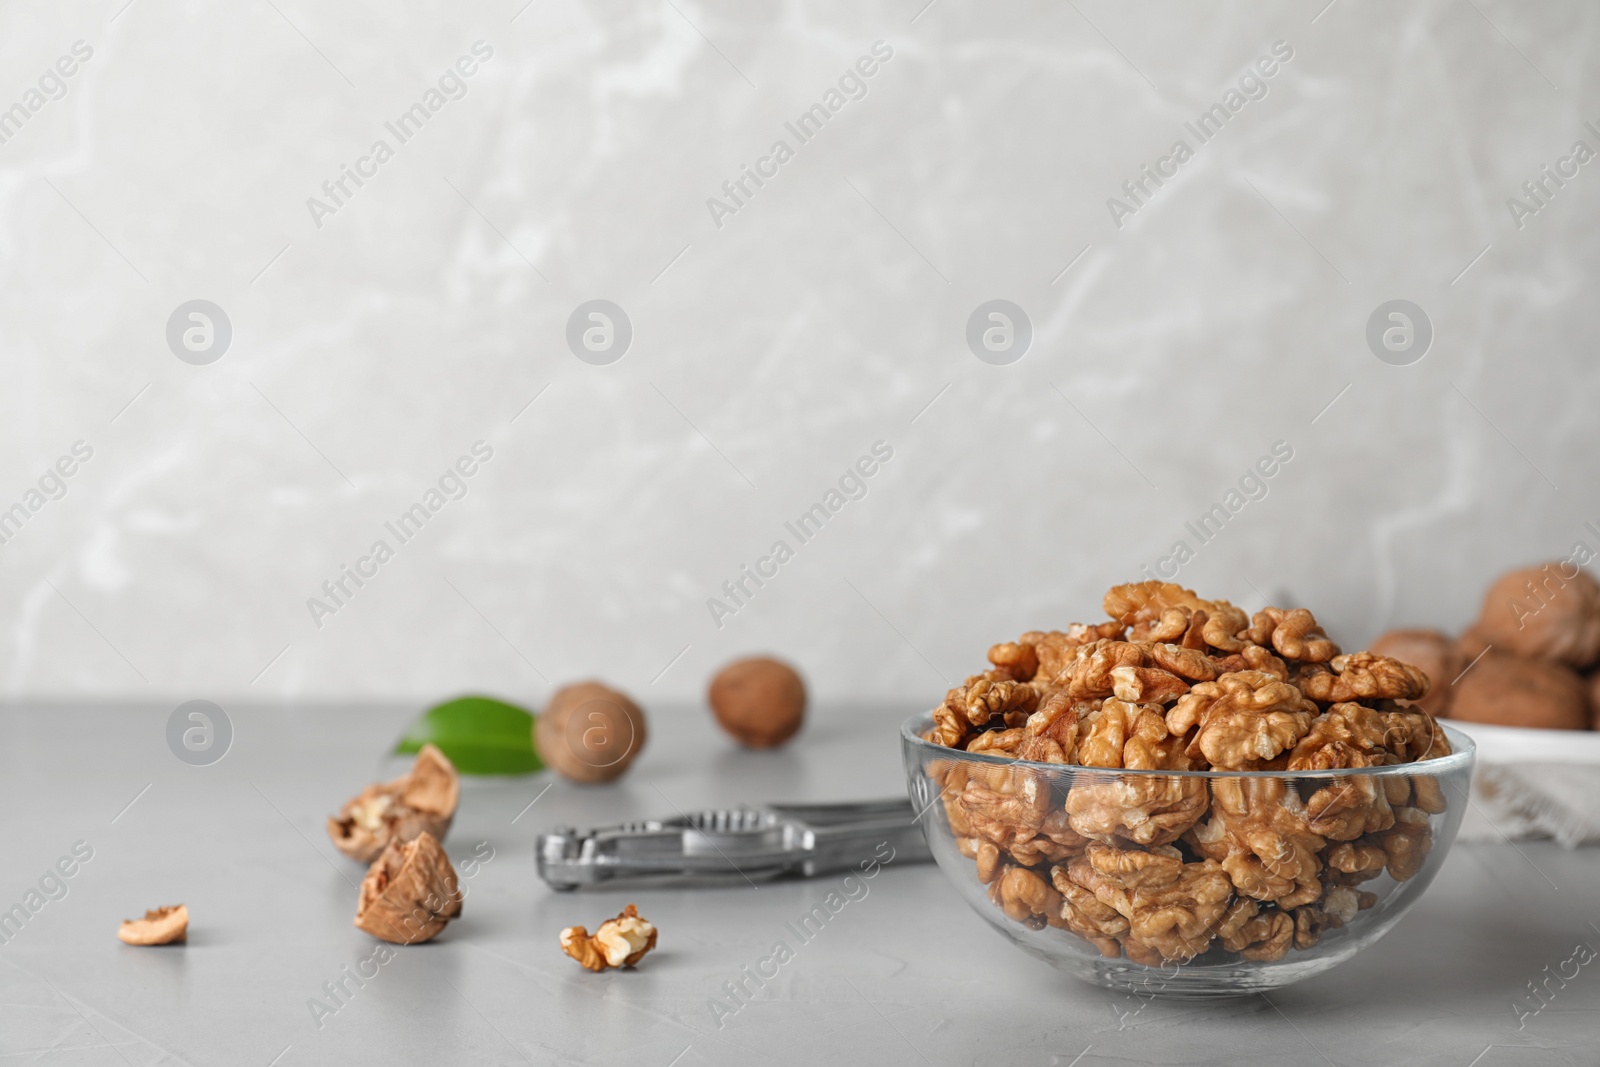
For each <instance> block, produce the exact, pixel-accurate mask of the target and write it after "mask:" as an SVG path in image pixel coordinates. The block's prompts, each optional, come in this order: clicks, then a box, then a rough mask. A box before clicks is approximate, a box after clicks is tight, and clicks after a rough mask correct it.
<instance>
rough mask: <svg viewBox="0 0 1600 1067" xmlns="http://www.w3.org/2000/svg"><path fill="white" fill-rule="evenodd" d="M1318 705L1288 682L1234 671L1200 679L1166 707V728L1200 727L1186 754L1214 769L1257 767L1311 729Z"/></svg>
mask: <svg viewBox="0 0 1600 1067" xmlns="http://www.w3.org/2000/svg"><path fill="white" fill-rule="evenodd" d="M1316 714H1317V706H1316V705H1315V704H1313V703H1311V701H1309V700H1307V699H1306V698H1305V697H1304V696H1302V695H1301V693H1300V690H1298V689H1296V688H1295V687H1294V686H1292V685H1290V684H1289V683H1288V682H1284V681H1280V680H1279V679H1277V678H1274V677H1273V676H1272V675H1270V674H1263V673H1262V672H1260V671H1234V672H1232V673H1231V674H1224V675H1223V676H1222V677H1220V678H1218V679H1217V680H1216V681H1214V682H1201V683H1200V684H1199V685H1197V686H1195V687H1194V688H1193V689H1191V690H1190V691H1189V692H1188V693H1186V694H1185V695H1184V696H1183V697H1181V698H1179V700H1178V702H1177V703H1176V704H1174V705H1172V708H1171V709H1170V710H1169V711H1168V712H1167V729H1168V730H1170V731H1171V732H1172V733H1174V734H1187V733H1188V732H1189V730H1190V729H1191V728H1194V727H1198V729H1197V730H1196V732H1195V735H1194V739H1193V740H1192V741H1191V742H1190V743H1189V755H1190V756H1192V757H1193V756H1200V755H1204V756H1205V758H1206V760H1207V761H1209V763H1210V764H1211V767H1212V768H1213V769H1214V770H1219V771H1220V770H1228V771H1237V770H1257V769H1260V768H1261V764H1262V763H1263V762H1264V761H1266V760H1270V759H1273V758H1274V757H1276V756H1277V755H1278V754H1279V753H1280V752H1283V751H1285V750H1288V749H1292V748H1293V747H1294V746H1295V745H1296V744H1297V743H1298V742H1299V741H1300V739H1301V738H1302V737H1304V736H1305V735H1306V732H1307V731H1308V730H1309V729H1310V728H1311V720H1312V719H1313V718H1314V717H1315V716H1316Z"/></svg>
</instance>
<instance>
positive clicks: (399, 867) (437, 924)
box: [356, 833, 461, 945]
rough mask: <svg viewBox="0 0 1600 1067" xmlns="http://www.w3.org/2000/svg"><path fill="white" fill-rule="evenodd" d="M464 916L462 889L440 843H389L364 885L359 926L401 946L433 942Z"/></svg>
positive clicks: (424, 839) (426, 838)
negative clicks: (455, 920) (441, 932)
mask: <svg viewBox="0 0 1600 1067" xmlns="http://www.w3.org/2000/svg"><path fill="white" fill-rule="evenodd" d="M460 914H461V887H460V883H459V882H458V881H457V880H456V869H455V868H454V867H452V866H451V865H450V857H449V856H447V855H445V852H444V849H443V848H441V847H439V842H438V841H436V840H434V837H433V835H432V834H429V833H424V834H422V835H421V836H419V837H418V838H417V839H416V840H414V841H407V842H405V843H403V844H402V843H401V842H398V841H395V842H392V843H390V845H389V847H388V848H386V849H384V850H383V855H381V856H379V857H378V858H377V860H376V861H374V863H373V864H372V866H371V867H370V868H369V869H368V870H367V876H366V877H365V878H363V879H362V880H361V899H360V901H359V903H357V905H356V926H357V927H359V928H360V929H362V930H365V931H366V932H367V933H369V934H371V935H372V936H373V937H376V938H379V939H381V940H384V941H390V942H393V943H394V944H397V945H415V944H418V943H420V942H423V941H429V940H432V939H433V938H434V937H435V936H436V935H437V934H438V933H439V931H440V930H443V929H444V927H445V924H446V923H448V922H449V921H450V920H451V919H454V918H457V917H458V916H460Z"/></svg>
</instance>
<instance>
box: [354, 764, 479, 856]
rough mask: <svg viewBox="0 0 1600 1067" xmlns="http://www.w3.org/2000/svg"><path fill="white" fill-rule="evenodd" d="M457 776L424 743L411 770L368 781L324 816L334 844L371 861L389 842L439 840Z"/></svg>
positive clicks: (450, 814)
mask: <svg viewBox="0 0 1600 1067" xmlns="http://www.w3.org/2000/svg"><path fill="white" fill-rule="evenodd" d="M460 793H461V777H460V775H458V774H456V769H455V766H454V765H453V764H452V763H451V762H450V760H449V759H447V758H446V757H445V754H444V753H443V752H440V751H439V750H438V749H437V748H435V747H434V746H433V745H423V746H422V751H421V752H418V753H417V759H416V762H414V763H413V764H412V765H411V772H410V773H409V774H406V775H403V776H401V777H399V778H396V779H395V780H394V781H392V782H378V783H374V784H373V785H369V786H367V787H366V788H365V789H363V790H362V791H361V795H360V796H358V797H356V798H354V799H353V800H350V801H348V802H346V804H345V806H344V807H343V808H341V809H340V811H339V814H338V816H337V817H335V818H330V819H329V820H328V836H329V837H330V838H332V839H333V844H334V847H336V848H337V849H338V850H339V851H340V852H343V853H344V854H345V855H346V856H349V857H350V858H351V859H353V860H359V861H360V862H362V863H371V862H372V861H373V860H375V859H377V858H378V856H379V855H381V854H382V852H383V850H384V849H385V848H386V847H388V845H389V844H390V843H391V842H396V841H399V842H405V841H410V840H413V839H414V838H416V837H417V836H418V835H419V834H423V833H429V834H432V835H433V836H434V837H435V838H439V839H443V837H444V836H445V834H446V833H448V832H449V830H450V820H451V819H453V818H454V817H455V814H456V801H457V799H458V798H459V796H460Z"/></svg>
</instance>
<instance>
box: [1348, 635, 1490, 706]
mask: <svg viewBox="0 0 1600 1067" xmlns="http://www.w3.org/2000/svg"><path fill="white" fill-rule="evenodd" d="M1368 651H1371V652H1375V653H1377V654H1378V655H1380V656H1388V657H1389V658H1391V659H1397V660H1399V661H1400V662H1401V663H1409V664H1411V665H1412V666H1413V667H1416V668H1418V669H1420V670H1421V671H1422V673H1423V674H1426V675H1427V676H1428V680H1429V681H1430V682H1432V683H1433V684H1432V685H1431V686H1429V687H1428V695H1427V696H1425V697H1423V698H1422V699H1421V700H1419V701H1417V703H1418V704H1420V705H1421V706H1422V708H1423V710H1424V711H1426V712H1428V713H1429V714H1430V715H1443V714H1445V712H1446V709H1447V708H1449V706H1450V697H1451V695H1452V694H1453V693H1454V692H1455V689H1454V687H1453V686H1452V685H1451V684H1450V683H1451V682H1453V681H1455V680H1456V676H1457V675H1459V674H1460V673H1461V669H1462V668H1463V667H1465V666H1466V665H1467V660H1466V659H1464V658H1463V657H1462V655H1461V651H1460V648H1459V646H1458V645H1457V644H1456V642H1455V641H1452V640H1451V639H1450V638H1448V637H1446V636H1445V635H1444V634H1442V633H1440V632H1439V631H1438V630H1390V631H1389V632H1388V633H1386V634H1384V635H1383V636H1382V637H1380V638H1378V639H1377V640H1376V641H1374V642H1372V647H1371V648H1370V649H1369V650H1368Z"/></svg>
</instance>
